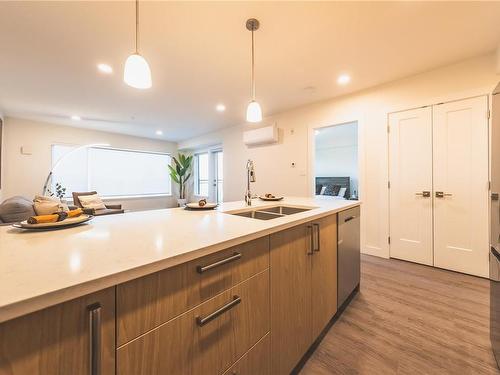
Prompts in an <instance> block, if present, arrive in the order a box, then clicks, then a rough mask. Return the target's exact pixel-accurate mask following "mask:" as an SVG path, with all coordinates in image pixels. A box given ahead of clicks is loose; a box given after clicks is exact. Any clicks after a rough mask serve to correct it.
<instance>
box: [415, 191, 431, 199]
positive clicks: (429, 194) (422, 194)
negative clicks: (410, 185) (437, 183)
mask: <svg viewBox="0 0 500 375" xmlns="http://www.w3.org/2000/svg"><path fill="white" fill-rule="evenodd" d="M415 195H419V196H421V197H424V198H429V197H430V196H431V192H430V191H427V190H424V191H422V192H418V191H417V192H416V193H415Z"/></svg>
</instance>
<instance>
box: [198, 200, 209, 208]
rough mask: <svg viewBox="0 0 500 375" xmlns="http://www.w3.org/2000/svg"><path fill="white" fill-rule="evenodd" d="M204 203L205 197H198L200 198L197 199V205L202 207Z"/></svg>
mask: <svg viewBox="0 0 500 375" xmlns="http://www.w3.org/2000/svg"><path fill="white" fill-rule="evenodd" d="M206 204H207V200H206V199H205V198H203V199H200V200H199V201H198V206H200V207H203V206H205V205H206Z"/></svg>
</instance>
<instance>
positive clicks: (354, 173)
mask: <svg viewBox="0 0 500 375" xmlns="http://www.w3.org/2000/svg"><path fill="white" fill-rule="evenodd" d="M314 143H315V147H314V149H315V155H314V158H315V159H314V160H315V163H314V175H315V176H316V177H350V180H349V183H350V194H351V195H352V194H353V193H354V191H356V192H358V190H359V189H358V168H359V166H358V124H357V123H349V124H341V125H336V126H331V127H328V128H323V129H322V130H321V131H319V130H318V134H315V136H314Z"/></svg>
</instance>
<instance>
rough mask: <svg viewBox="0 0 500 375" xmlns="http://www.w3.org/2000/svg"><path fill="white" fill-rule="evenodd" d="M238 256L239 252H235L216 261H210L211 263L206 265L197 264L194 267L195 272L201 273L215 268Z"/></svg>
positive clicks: (238, 257)
mask: <svg viewBox="0 0 500 375" xmlns="http://www.w3.org/2000/svg"><path fill="white" fill-rule="evenodd" d="M240 258H241V253H238V252H235V253H234V254H233V255H231V256H230V257H227V258H224V259H221V260H218V261H217V262H214V263H211V264H207V265H206V266H197V267H196V272H198V273H203V272H206V271H210V270H211V269H213V268H216V267H219V266H222V265H224V264H227V263H230V262H233V261H235V260H238V259H240Z"/></svg>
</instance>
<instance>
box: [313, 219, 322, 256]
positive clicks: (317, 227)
mask: <svg viewBox="0 0 500 375" xmlns="http://www.w3.org/2000/svg"><path fill="white" fill-rule="evenodd" d="M313 226H314V227H315V228H316V245H317V246H316V247H315V248H314V249H313V250H314V251H317V252H319V251H320V242H319V224H316V223H315V224H313Z"/></svg>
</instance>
